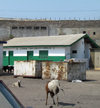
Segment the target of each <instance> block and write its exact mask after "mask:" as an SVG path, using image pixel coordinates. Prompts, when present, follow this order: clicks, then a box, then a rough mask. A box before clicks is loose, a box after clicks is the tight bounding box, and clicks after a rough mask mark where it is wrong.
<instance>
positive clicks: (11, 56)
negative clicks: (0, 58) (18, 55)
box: [9, 51, 14, 65]
mask: <svg viewBox="0 0 100 108" xmlns="http://www.w3.org/2000/svg"><path fill="white" fill-rule="evenodd" d="M9 65H14V57H13V51H9Z"/></svg>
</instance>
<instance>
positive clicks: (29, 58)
mask: <svg viewBox="0 0 100 108" xmlns="http://www.w3.org/2000/svg"><path fill="white" fill-rule="evenodd" d="M27 60H33V51H27Z"/></svg>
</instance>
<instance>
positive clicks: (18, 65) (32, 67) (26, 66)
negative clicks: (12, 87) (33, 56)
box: [14, 61, 42, 77]
mask: <svg viewBox="0 0 100 108" xmlns="http://www.w3.org/2000/svg"><path fill="white" fill-rule="evenodd" d="M41 74H42V73H41V62H39V61H15V62H14V76H23V77H41V76H42V75H41Z"/></svg>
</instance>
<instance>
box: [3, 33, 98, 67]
mask: <svg viewBox="0 0 100 108" xmlns="http://www.w3.org/2000/svg"><path fill="white" fill-rule="evenodd" d="M68 37H70V38H68ZM26 40H29V41H26ZM92 47H94V48H97V47H99V46H98V45H97V44H96V43H95V42H94V41H92V40H91V38H90V37H89V36H88V35H83V34H76V35H62V36H59V37H58V36H49V37H48V36H44V37H43V38H41V37H29V38H28V37H23V38H14V39H11V40H9V41H8V44H7V45H4V52H3V54H4V58H3V65H14V61H22V60H24V61H25V60H42V61H44V60H47V61H64V60H66V59H67V60H68V59H71V58H77V59H87V61H88V62H89V59H90V48H92Z"/></svg>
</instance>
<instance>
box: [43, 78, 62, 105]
mask: <svg viewBox="0 0 100 108" xmlns="http://www.w3.org/2000/svg"><path fill="white" fill-rule="evenodd" d="M45 89H46V105H47V101H48V93H50V96H51V98H52V99H53V104H55V100H54V96H55V95H56V96H57V94H58V93H59V90H60V83H59V81H58V80H52V81H49V82H47V84H46V86H45ZM57 105H58V96H57Z"/></svg>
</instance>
